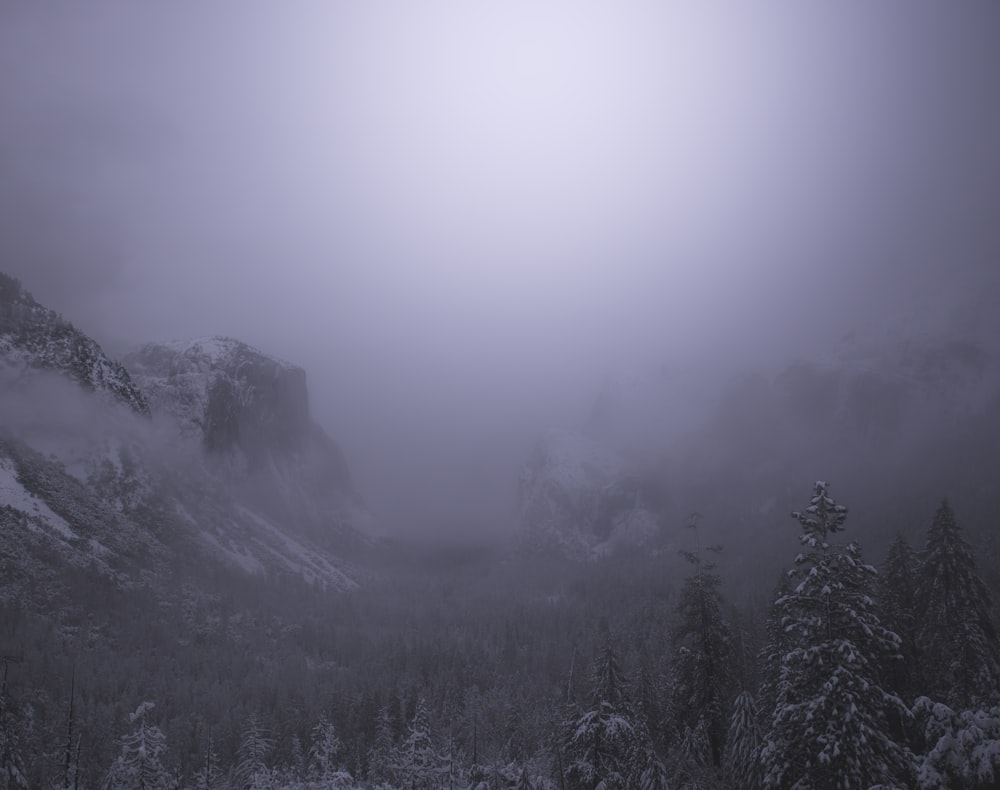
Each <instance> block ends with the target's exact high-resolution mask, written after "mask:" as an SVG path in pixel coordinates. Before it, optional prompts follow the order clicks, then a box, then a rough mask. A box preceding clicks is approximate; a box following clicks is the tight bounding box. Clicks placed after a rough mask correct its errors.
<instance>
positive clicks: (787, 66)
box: [0, 0, 1000, 524]
mask: <svg viewBox="0 0 1000 790" xmlns="http://www.w3.org/2000/svg"><path fill="white" fill-rule="evenodd" d="M998 36H1000V9H998V8H997V7H995V6H992V5H989V4H965V5H962V6H961V7H959V6H954V5H947V6H946V5H943V4H931V3H926V4H918V3H907V4H902V3H900V4H888V5H871V4H864V3H860V2H859V3H841V4H836V5H831V6H828V7H822V8H820V7H815V6H803V5H800V4H794V3H766V4H756V5H755V6H754V7H753V8H750V7H741V8H733V7H725V6H724V4H714V3H655V2H624V3H615V4H611V3H596V2H595V3H590V2H582V3H581V2H576V3H570V2H560V1H558V0H553V2H543V3H529V2H507V3H502V4H499V3H498V4H467V3H458V2H451V3H449V2H428V3H419V4H418V3H405V2H371V3H367V2H366V3H358V4H346V3H327V2H318V1H317V2H305V1H303V2H289V3H281V4H275V3H265V2H245V3H232V2H219V3H196V2H188V1H187V0H181V1H180V2H173V3H161V4H155V5H150V4H136V3H128V2H124V0H123V1H122V2H113V1H111V0H95V1H94V2H89V3H86V4H71V3H58V2H51V3H49V2H44V3H26V2H25V3H21V2H8V3H5V4H4V5H3V6H2V7H0V270H4V271H8V272H10V273H11V274H13V275H15V276H17V277H19V278H20V279H21V280H22V281H23V283H24V285H25V287H26V288H27V289H28V290H30V291H31V292H32V293H33V294H34V295H35V297H36V298H38V299H39V300H40V301H42V302H43V303H45V304H47V305H49V306H51V307H53V308H55V309H57V310H59V311H61V312H62V313H63V314H64V316H65V317H67V318H69V319H70V320H72V321H73V322H74V323H75V324H76V325H77V326H78V327H80V328H81V329H82V330H83V331H85V332H87V333H89V334H91V335H92V336H94V337H95V338H97V339H98V340H99V341H100V342H102V343H103V344H104V345H105V347H106V349H107V350H108V351H109V352H111V353H112V354H122V353H124V352H125V351H127V350H128V349H129V348H131V347H133V346H134V345H136V344H138V343H141V342H145V341H147V340H155V339H170V338H186V337H198V336H202V335H209V334H222V335H228V336H233V337H237V338H239V339H241V340H244V341H246V342H249V343H251V344H253V345H255V346H258V347H259V348H261V349H262V350H264V351H265V352H268V353H271V354H274V355H276V356H279V357H283V358H286V359H289V360H291V361H293V362H295V363H297V364H300V365H302V366H303V367H305V368H306V370H307V371H308V374H309V380H310V391H311V398H312V409H313V413H314V415H315V416H316V418H317V419H318V421H319V422H320V423H321V424H323V426H324V427H325V428H326V429H327V430H328V431H329V432H330V433H331V434H332V435H333V436H334V437H336V438H337V440H338V441H339V442H340V443H341V444H342V445H343V447H344V450H345V452H346V455H347V458H348V461H349V463H350V465H351V467H352V470H353V472H354V475H355V477H356V479H357V483H358V486H359V488H360V490H361V491H362V493H363V494H364V495H365V496H366V497H367V498H368V500H369V501H370V502H371V503H372V506H373V507H374V508H375V509H376V511H378V512H380V513H382V514H383V515H384V516H385V518H386V519H387V520H389V521H390V522H393V523H400V524H405V523H408V522H409V523H425V522H427V521H434V520H436V521H448V520H456V519H465V520H469V519H473V518H477V519H480V520H488V519H490V518H492V519H500V520H502V519H503V518H505V517H506V515H507V512H508V510H507V509H508V508H509V506H510V498H511V494H512V491H513V486H514V482H515V477H516V469H517V465H518V463H519V462H520V461H521V460H522V459H523V458H524V456H525V455H526V453H527V451H528V449H529V448H530V447H531V444H532V442H533V440H534V438H535V437H536V436H537V435H538V434H539V433H540V432H541V431H543V430H545V429H549V428H560V427H575V426H577V425H579V423H580V422H581V420H582V419H583V418H584V417H585V415H586V414H587V412H588V410H589V409H590V407H591V404H592V402H593V399H594V397H595V396H596V394H597V391H598V388H599V386H600V382H601V381H602V380H603V379H604V377H605V376H607V375H609V374H616V373H620V372H622V371H629V370H639V371H643V370H649V369H652V368H654V367H657V366H659V365H660V364H663V363H667V364H670V365H677V366H681V367H684V366H688V367H689V366H697V367H699V368H700V369H703V370H704V369H707V370H709V371H712V372H714V373H716V374H718V373H719V372H720V371H728V370H734V371H735V370H742V369H747V368H751V367H753V366H754V365H757V364H766V363H772V362H775V361H777V360H781V359H787V358H791V357H792V356H795V355H807V356H808V355H810V354H819V353H823V352H824V351H825V350H826V349H828V348H829V347H830V345H831V344H832V343H833V342H834V341H835V339H836V338H838V337H840V336H841V335H842V334H843V333H844V332H846V331H849V330H855V331H859V332H862V333H874V334H878V333H882V332H885V331H887V330H889V329H894V328H896V327H909V328H911V329H914V328H916V327H932V326H934V325H936V324H940V323H941V322H944V321H946V320H948V318H949V316H951V315H952V314H953V312H954V310H955V309H956V308H957V307H960V306H961V305H962V304H963V303H964V302H965V301H966V300H967V299H968V298H970V297H971V296H972V295H974V294H976V293H981V292H982V287H983V285H984V284H985V283H988V282H993V283H995V282H996V273H995V269H996V266H995V262H996V261H997V260H998V259H1000V223H997V222H996V219H995V216H996V207H997V206H998V205H1000V152H998V148H997V145H996V141H997V140H1000V94H998V93H997V91H996V75H997V74H1000V46H998V44H1000V40H998ZM459 492H461V493H459Z"/></svg>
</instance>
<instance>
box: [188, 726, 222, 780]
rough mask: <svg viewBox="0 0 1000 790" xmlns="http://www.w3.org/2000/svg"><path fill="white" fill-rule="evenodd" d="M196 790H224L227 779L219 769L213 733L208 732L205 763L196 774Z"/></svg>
mask: <svg viewBox="0 0 1000 790" xmlns="http://www.w3.org/2000/svg"><path fill="white" fill-rule="evenodd" d="M193 779H194V788H195V790H223V788H224V787H225V777H224V776H223V773H222V769H221V768H219V756H218V755H217V754H216V752H215V743H214V742H213V740H212V731H211V730H209V731H208V743H207V744H206V747H205V762H204V763H203V764H202V766H201V767H200V768H198V770H197V771H195V774H194V777H193Z"/></svg>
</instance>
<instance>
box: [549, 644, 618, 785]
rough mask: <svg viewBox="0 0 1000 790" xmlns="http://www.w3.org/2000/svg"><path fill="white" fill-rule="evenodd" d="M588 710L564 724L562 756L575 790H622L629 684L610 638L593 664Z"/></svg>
mask: <svg viewBox="0 0 1000 790" xmlns="http://www.w3.org/2000/svg"><path fill="white" fill-rule="evenodd" d="M591 688H592V693H591V704H590V707H589V709H588V710H586V711H585V712H583V713H582V714H580V715H579V716H576V717H575V718H573V719H571V720H570V721H568V722H567V723H566V736H565V740H564V744H563V749H562V753H563V754H564V755H565V759H566V765H565V778H566V780H567V786H568V787H569V788H572V789H573V790H594V789H595V788H597V787H600V786H603V787H605V788H607V790H617V788H624V787H625V786H626V785H625V782H626V779H627V777H628V775H629V773H630V765H629V757H630V755H631V754H632V753H633V746H634V739H635V724H634V721H633V713H632V707H631V704H630V702H629V699H628V693H627V684H626V680H625V677H624V676H623V675H622V672H621V669H620V667H619V665H618V656H617V655H616V653H615V650H614V645H613V644H612V642H611V639H610V638H608V639H607V641H606V643H605V646H604V649H603V650H602V652H601V654H600V655H599V656H598V658H597V660H596V661H595V662H594V669H593V674H592V678H591Z"/></svg>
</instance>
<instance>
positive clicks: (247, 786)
mask: <svg viewBox="0 0 1000 790" xmlns="http://www.w3.org/2000/svg"><path fill="white" fill-rule="evenodd" d="M273 745H274V744H273V742H272V741H271V739H270V738H268V737H267V735H266V734H265V732H264V730H262V729H261V727H260V725H259V724H258V723H257V716H256V715H251V716H250V718H249V720H248V721H247V725H246V727H245V728H244V730H243V735H242V736H241V738H240V748H239V751H238V753H237V760H236V767H235V768H234V769H233V782H232V785H233V790H265V788H270V787H271V785H272V784H273V782H272V781H271V780H272V776H271V769H270V768H269V767H268V765H267V757H268V755H269V754H270V752H271V749H272V747H273Z"/></svg>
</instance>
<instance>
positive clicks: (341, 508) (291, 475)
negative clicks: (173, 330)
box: [125, 338, 367, 549]
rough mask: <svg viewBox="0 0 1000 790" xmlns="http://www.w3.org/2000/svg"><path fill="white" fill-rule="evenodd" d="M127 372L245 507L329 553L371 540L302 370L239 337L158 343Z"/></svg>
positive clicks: (135, 356)
mask: <svg viewBox="0 0 1000 790" xmlns="http://www.w3.org/2000/svg"><path fill="white" fill-rule="evenodd" d="M125 363H126V365H127V366H128V368H129V370H131V371H132V374H133V376H134V377H135V380H136V381H137V382H139V384H140V385H141V386H142V388H143V389H144V390H145V391H146V392H147V393H148V395H149V399H150V404H151V407H152V411H153V414H154V416H156V417H161V418H165V419H167V420H169V421H171V422H172V423H173V424H175V425H176V426H177V429H178V431H179V433H180V435H181V436H182V437H185V438H186V439H188V440H190V441H192V442H195V443H197V444H199V445H200V446H201V448H202V449H203V450H204V452H205V453H206V455H207V458H208V462H209V465H210V467H211V468H212V470H213V472H214V473H215V474H220V475H222V476H223V477H224V478H225V479H226V481H227V484H228V485H229V486H230V487H231V489H232V490H233V491H234V493H235V495H236V496H237V498H238V499H239V500H240V501H241V502H243V503H246V504H248V505H250V506H251V507H252V508H253V509H254V510H255V511H259V512H261V513H262V514H264V515H266V517H267V518H269V519H271V520H274V521H276V522H278V523H281V524H283V525H286V528H287V530H289V531H290V532H291V533H292V534H294V535H296V536H299V537H303V538H307V539H309V540H311V541H315V542H317V543H319V544H321V545H324V546H328V547H331V548H337V549H342V548H345V547H346V546H348V545H349V544H352V543H354V542H356V541H357V540H359V539H363V536H362V535H361V534H360V531H359V530H358V529H357V527H358V523H359V522H360V521H364V520H366V519H367V515H366V513H365V510H364V506H363V503H362V501H361V499H360V497H359V496H358V495H357V493H356V492H355V490H354V488H353V486H352V484H351V479H350V473H349V470H348V467H347V463H346V462H345V460H344V457H343V454H342V453H341V451H340V448H339V447H338V446H337V444H336V443H335V442H334V441H333V440H332V439H331V438H330V437H329V436H327V434H326V433H325V432H324V431H323V429H322V428H320V427H319V426H318V425H317V424H316V423H315V422H313V420H312V418H311V416H310V413H309V396H308V391H307V388H306V374H305V371H304V370H302V368H300V367H298V366H296V365H292V364H289V363H287V362H282V361H280V360H277V359H275V358H273V357H270V356H268V355H266V354H264V353H263V352H261V351H258V350H257V349H255V348H253V347H251V346H249V345H247V344H245V343H241V342H240V341H238V340H233V339H231V338H210V339H205V340H196V341H191V342H179V343H176V342H175V343H165V344H149V345H146V346H144V347H142V348H141V349H139V350H138V351H136V352H134V353H132V354H130V355H128V356H127V357H126V359H125Z"/></svg>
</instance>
